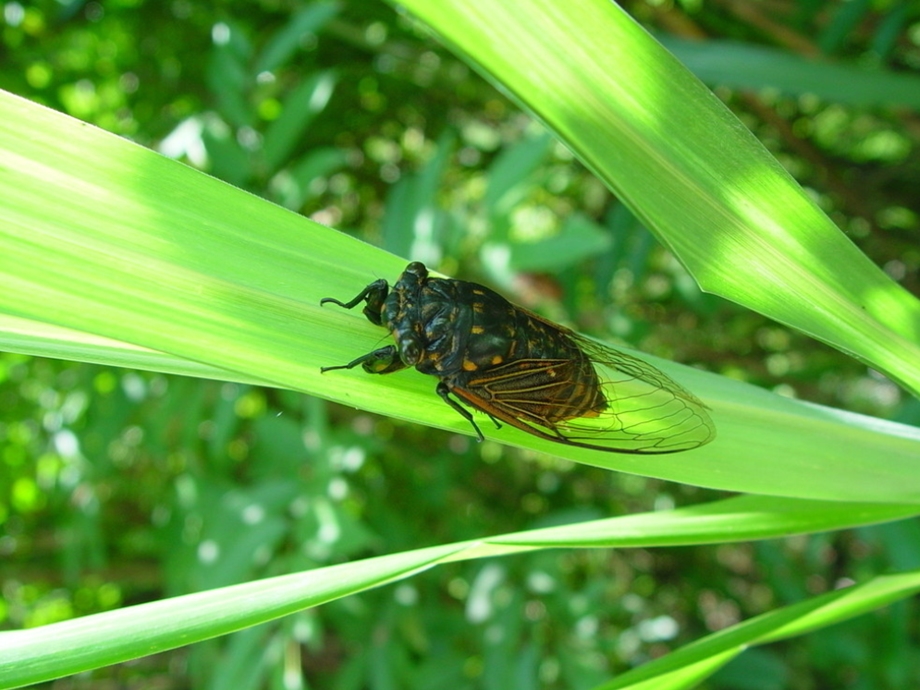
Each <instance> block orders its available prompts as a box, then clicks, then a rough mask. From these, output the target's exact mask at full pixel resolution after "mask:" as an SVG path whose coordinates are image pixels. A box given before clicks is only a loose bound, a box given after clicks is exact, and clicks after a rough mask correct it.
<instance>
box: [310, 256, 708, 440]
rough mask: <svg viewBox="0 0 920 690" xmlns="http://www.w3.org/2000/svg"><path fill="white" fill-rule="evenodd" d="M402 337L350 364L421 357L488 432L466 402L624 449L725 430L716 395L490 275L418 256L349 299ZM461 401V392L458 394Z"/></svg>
mask: <svg viewBox="0 0 920 690" xmlns="http://www.w3.org/2000/svg"><path fill="white" fill-rule="evenodd" d="M362 302H363V303H364V309H363V311H364V315H365V316H366V317H367V318H368V320H370V322H371V323H373V324H375V325H377V326H383V327H385V328H386V329H387V330H389V332H390V334H391V335H392V336H393V340H394V341H395V343H394V344H392V345H387V346H386V347H382V348H380V349H377V350H374V351H373V352H369V353H367V354H366V355H362V356H361V357H358V358H357V359H355V360H353V361H351V362H349V363H348V364H343V365H339V366H331V367H323V368H322V369H321V371H322V372H326V371H331V370H333V369H351V368H353V367H356V366H358V365H359V364H360V365H361V366H362V367H363V369H364V371H366V372H367V373H370V374H391V373H393V372H396V371H400V370H401V369H405V368H407V367H415V368H416V369H417V370H418V371H420V372H421V373H423V374H430V375H432V376H436V377H437V378H438V379H439V382H438V385H437V387H436V389H435V390H436V392H437V394H438V395H439V396H440V397H441V399H443V400H444V402H446V403H447V404H448V405H449V406H450V407H451V408H453V409H454V410H456V411H457V412H459V413H460V415H462V416H463V418H464V419H466V420H467V421H468V422H469V423H470V424H472V426H473V429H474V430H475V431H476V435H477V436H478V437H479V439H480V440H482V439H483V435H482V432H481V431H480V429H479V426H478V425H477V424H476V421H475V419H474V418H473V415H472V414H471V413H470V411H469V410H468V409H466V408H465V407H464V406H463V405H461V404H460V402H462V403H465V404H466V405H467V406H469V407H471V408H473V409H474V410H479V411H480V412H484V413H486V414H487V415H488V416H489V417H490V418H491V419H492V421H493V422H495V424H496V426H500V424H499V421H501V422H505V423H506V424H510V425H511V426H513V427H517V428H518V429H521V430H522V431H525V432H527V433H529V434H533V435H534V436H539V437H540V438H544V439H548V440H550V441H556V442H559V443H564V444H567V445H570V446H579V447H582V448H593V449H597V450H603V451H612V452H617V453H643V454H645V453H649V454H651V453H676V452H679V451H684V450H690V449H692V448H697V447H699V446H702V445H703V444H705V443H709V441H711V440H712V439H713V438H714V437H715V427H714V425H713V423H712V420H711V419H710V417H709V415H708V413H707V411H706V410H707V407H706V405H704V404H703V403H702V402H701V401H700V400H699V399H698V398H697V397H696V396H694V395H693V394H692V393H690V392H689V391H687V390H686V389H685V388H683V387H682V386H681V385H680V384H678V383H676V382H675V381H674V380H673V379H671V378H670V377H669V376H667V375H666V374H665V373H663V372H661V371H659V370H658V369H656V368H655V367H653V366H652V365H650V364H648V363H646V362H643V361H642V360H640V359H637V358H636V357H632V356H631V355H627V354H625V353H623V352H620V351H618V350H615V349H613V348H611V347H607V346H606V345H602V344H600V343H598V342H595V341H594V340H589V339H588V338H585V337H583V336H581V335H578V334H577V333H575V332H574V331H571V330H569V329H568V328H565V327H563V326H560V325H558V324H555V323H553V322H551V321H548V320H546V319H544V318H543V317H541V316H538V315H537V314H534V313H533V312H531V311H528V310H527V309H524V308H522V307H519V306H516V305H514V304H512V303H511V302H509V301H508V300H506V299H505V298H504V297H502V296H501V295H499V294H498V293H497V292H494V291H493V290H490V289H489V288H487V287H484V286H482V285H477V284H476V283H470V282H467V281H464V280H452V279H443V278H432V277H430V276H429V275H428V270H427V269H426V268H425V266H424V265H423V264H421V263H420V262H418V261H415V262H412V263H410V264H409V265H408V266H407V267H406V270H405V271H404V272H403V274H402V275H401V276H400V277H399V280H397V281H396V284H395V285H393V287H392V289H390V286H389V284H388V283H387V281H386V280H383V279H381V280H377V281H374V282H373V283H371V284H370V285H368V286H367V287H366V288H364V290H362V291H361V292H360V293H358V295H357V296H355V297H354V299H352V300H350V301H348V302H340V301H339V300H337V299H333V298H331V297H327V298H325V299H323V300H322V301H321V302H320V304H336V305H338V306H340V307H344V308H345V309H352V308H354V307H356V306H358V305H359V304H361V303H362ZM458 401H459V402H458Z"/></svg>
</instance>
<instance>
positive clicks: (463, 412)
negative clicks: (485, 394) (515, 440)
mask: <svg viewBox="0 0 920 690" xmlns="http://www.w3.org/2000/svg"><path fill="white" fill-rule="evenodd" d="M435 391H436V392H437V394H438V395H440V396H441V400H443V401H444V402H446V403H447V404H448V405H450V406H451V407H452V408H453V409H454V410H456V411H457V412H459V413H460V416H461V417H463V418H464V419H465V420H466V421H468V422H469V423H470V424H472V426H473V430H474V431H475V432H476V436H477V437H478V439H477V440H478V441H480V442H482V441H485V440H486V439H485V436H483V435H482V432H481V431H480V430H479V426H478V425H477V424H476V420H475V419H473V415H472V414H471V413H470V411H469V410H468V409H466V408H465V407H463V406H462V405H461V404H460V403H458V402H457V401H456V400H454V399H453V398H452V397H450V388H448V386H447V384H446V383H444V382H443V381H442V382H441V383H439V384H438V387H437V388H435ZM486 414H487V415H489V419H491V420H492V422H493V423H494V424H495V428H496V429H501V428H502V425H501V424H499V423H498V420H497V419H495V417H493V416H492V415H490V414H489V413H488V412H486Z"/></svg>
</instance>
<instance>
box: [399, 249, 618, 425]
mask: <svg viewBox="0 0 920 690" xmlns="http://www.w3.org/2000/svg"><path fill="white" fill-rule="evenodd" d="M382 321H383V324H382V325H384V326H386V327H387V328H388V329H389V330H390V332H391V333H392V334H393V338H394V339H395V341H396V349H397V351H398V353H399V355H400V359H401V360H402V362H403V363H404V364H406V365H407V366H414V367H415V368H416V369H418V370H419V371H420V372H422V373H423V374H431V375H433V376H437V377H438V378H440V379H441V380H442V381H443V382H444V383H445V384H447V387H448V388H449V389H450V391H451V392H452V393H454V394H456V395H457V396H458V397H460V398H462V399H463V400H465V401H466V402H468V403H469V404H471V405H472V406H473V407H477V408H479V409H482V410H483V411H486V412H491V411H492V410H491V409H485V408H484V406H483V405H482V404H481V402H483V401H486V402H489V403H491V404H492V405H495V404H496V401H500V403H501V404H505V405H513V406H514V409H515V410H516V411H517V412H518V413H519V414H522V415H526V416H527V417H529V418H532V419H534V420H543V421H549V422H558V421H561V420H564V419H571V418H572V417H582V416H586V415H590V414H592V413H597V412H598V411H600V410H603V409H604V407H605V406H606V402H605V400H604V397H603V395H602V393H601V391H600V388H599V386H598V379H597V374H596V372H595V371H594V365H593V364H591V360H590V359H589V358H588V356H587V355H586V354H585V353H584V352H583V351H582V350H581V348H579V347H578V344H577V343H576V342H575V340H574V339H573V337H572V333H571V332H570V331H568V330H566V329H563V328H561V327H560V326H557V325H555V324H551V323H549V322H547V321H544V320H543V319H541V318H539V317H538V316H536V315H535V314H532V313H530V312H528V311H525V310H523V309H521V308H520V307H516V306H515V305H513V304H511V302H509V301H508V300H506V299H505V298H504V297H502V296H501V295H499V294H498V293H496V292H494V291H493V290H490V289H489V288H487V287H483V286H482V285H477V284H476V283H469V282H466V281H461V280H444V279H440V278H429V277H428V271H427V270H426V269H425V267H424V266H423V265H422V264H420V263H418V262H416V263H413V264H409V267H408V268H407V269H406V271H405V273H403V274H402V276H401V277H400V279H399V281H398V282H397V283H396V285H394V286H393V290H392V292H390V294H389V295H388V296H387V298H386V301H385V303H384V307H383V314H382ZM468 390H472V391H476V395H474V396H469V395H465V394H464V391H468ZM490 408H491V405H490Z"/></svg>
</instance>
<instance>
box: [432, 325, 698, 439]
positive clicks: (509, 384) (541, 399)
mask: <svg viewBox="0 0 920 690" xmlns="http://www.w3.org/2000/svg"><path fill="white" fill-rule="evenodd" d="M572 335H573V338H574V339H575V342H576V343H577V344H578V346H579V348H580V349H581V350H582V352H583V353H584V354H585V355H587V357H588V359H589V360H590V362H591V364H592V365H593V374H594V375H588V374H587V373H586V371H585V368H584V363H583V362H578V361H576V360H574V359H573V360H556V359H542V360H518V361H514V362H509V363H506V364H503V365H502V366H500V367H496V368H494V369H490V370H488V371H483V372H477V374H476V375H475V376H471V377H469V378H468V379H466V380H464V381H462V382H453V383H452V384H451V385H450V388H451V390H452V392H453V393H454V394H455V395H457V396H458V397H459V398H461V399H463V400H464V401H465V402H467V403H468V404H469V405H471V406H472V407H475V408H477V409H479V410H481V411H483V412H486V413H488V414H490V415H492V416H493V417H495V418H497V419H499V420H501V421H503V422H506V423H507V424H510V425H511V426H514V427H517V428H518V429H521V430H523V431H526V432H527V433H530V434H533V435H535V436H539V437H541V438H546V439H549V440H552V441H557V442H560V443H566V444H569V445H573V446H580V447H583V448H594V449H597V450H604V451H611V452H618V453H638V454H659V453H676V452H679V451H684V450H690V449H693V448H697V447H699V446H702V445H704V444H706V443H708V442H709V441H711V440H712V439H713V438H714V437H715V426H714V425H713V423H712V420H711V419H710V417H709V414H708V413H707V412H706V409H707V408H706V406H705V405H704V404H703V403H702V402H701V401H700V400H699V399H698V398H697V397H696V396H694V395H693V394H692V393H690V392H689V391H687V390H686V389H685V388H683V387H682V386H681V385H680V384H678V383H677V382H675V381H674V380H673V379H671V378H670V377H669V376H668V375H667V374H665V373H664V372H662V371H660V370H659V369H657V368H655V367H653V366H652V365H651V364H648V363H646V362H644V361H642V360H640V359H638V358H636V357H632V356H630V355H627V354H625V353H622V352H620V351H618V350H614V349H613V348H610V347H606V346H604V345H601V344H599V343H595V342H594V341H590V340H587V339H585V338H582V337H580V336H575V335H574V334H572Z"/></svg>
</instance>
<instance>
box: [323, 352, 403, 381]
mask: <svg viewBox="0 0 920 690" xmlns="http://www.w3.org/2000/svg"><path fill="white" fill-rule="evenodd" d="M359 364H360V365H361V367H362V368H363V369H364V371H366V372H367V373H368V374H392V373H393V372H394V371H399V370H400V369H405V368H406V365H405V364H403V361H402V360H401V359H400V358H399V353H398V352H397V351H396V346H395V345H387V346H386V347H381V348H380V349H379V350H374V351H373V352H368V353H367V354H366V355H361V356H360V357H358V358H357V359H355V360H352V361H351V362H349V363H348V364H339V365H336V366H334V367H320V370H319V371H320V373H321V374H325V373H326V372H327V371H333V370H334V369H354V368H355V367H356V366H358V365H359Z"/></svg>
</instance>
